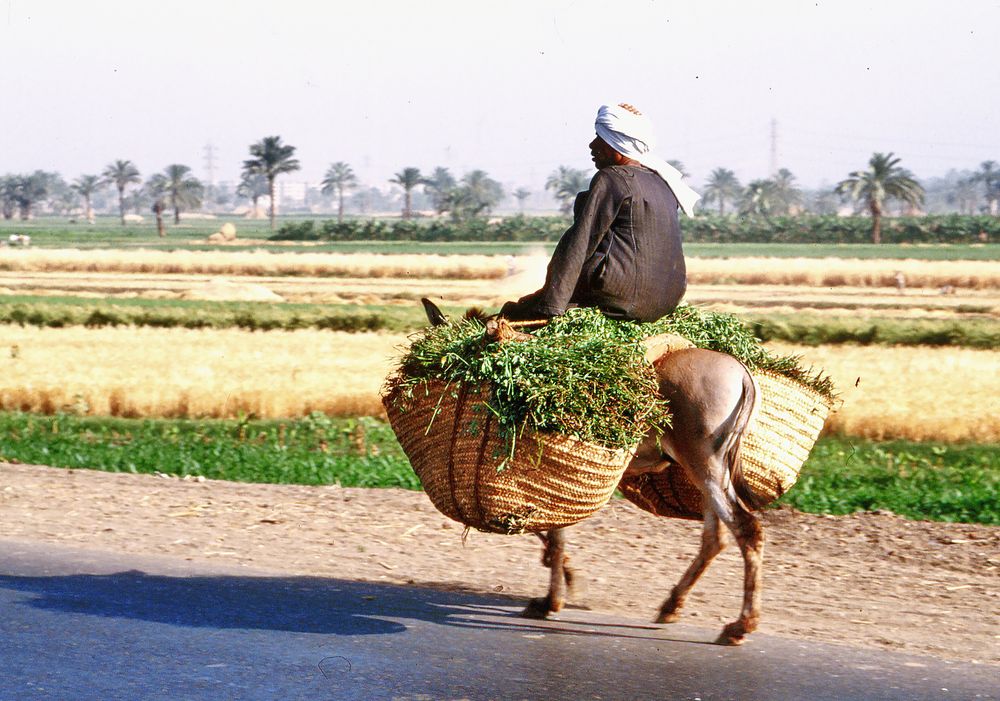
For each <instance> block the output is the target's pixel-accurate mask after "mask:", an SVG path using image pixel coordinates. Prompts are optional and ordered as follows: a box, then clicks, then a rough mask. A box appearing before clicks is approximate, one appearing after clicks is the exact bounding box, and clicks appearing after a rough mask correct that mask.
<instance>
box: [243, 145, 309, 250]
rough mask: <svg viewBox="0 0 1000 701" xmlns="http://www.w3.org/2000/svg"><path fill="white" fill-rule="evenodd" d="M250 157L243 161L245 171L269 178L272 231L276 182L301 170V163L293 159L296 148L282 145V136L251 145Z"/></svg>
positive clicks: (272, 227) (268, 188) (272, 228)
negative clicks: (288, 174)
mask: <svg viewBox="0 0 1000 701" xmlns="http://www.w3.org/2000/svg"><path fill="white" fill-rule="evenodd" d="M250 155H251V156H253V158H251V159H249V160H246V161H243V170H244V171H246V172H247V173H251V174H254V173H256V174H260V175H263V176H264V177H265V178H267V192H268V197H270V199H271V230H272V231H273V230H274V215H275V210H276V209H277V208H276V207H275V199H274V181H275V180H276V179H277V177H278V176H279V175H281V174H282V173H291V172H293V171H296V170H299V168H300V166H299V161H298V159H296V158H292V156H294V155H295V147H294V146H287V145H282V143H281V137H280V136H265V137H264V138H263V139H261V140H260V141H258V142H257V143H255V144H251V145H250Z"/></svg>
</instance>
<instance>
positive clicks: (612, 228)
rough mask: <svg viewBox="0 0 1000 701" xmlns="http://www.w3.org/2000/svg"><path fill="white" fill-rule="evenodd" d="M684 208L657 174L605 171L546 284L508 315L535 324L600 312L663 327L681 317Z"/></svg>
mask: <svg viewBox="0 0 1000 701" xmlns="http://www.w3.org/2000/svg"><path fill="white" fill-rule="evenodd" d="M677 207H678V204H677V198H676V197H674V193H673V192H672V191H671V190H670V187H669V186H668V185H667V184H666V183H665V182H664V181H663V179H662V178H661V177H660V176H659V175H657V174H656V172H654V171H652V170H649V169H648V168H644V167H642V166H609V167H607V168H602V169H601V170H599V171H598V172H597V174H596V175H594V178H593V180H591V181H590V189H589V190H587V191H586V192H581V193H580V194H579V195H577V197H576V202H575V205H574V208H573V225H572V226H571V227H570V228H569V229H568V230H567V231H566V233H565V234H563V236H562V238H561V239H560V240H559V243H558V245H557V246H556V250H555V252H554V253H553V254H552V259H551V260H550V261H549V267H548V272H547V274H546V276H545V285H544V286H543V287H542V289H540V290H538V291H537V292H535V293H533V294H531V295H528V296H527V297H522V298H521V299H520V300H519V301H518V302H508V303H507V304H506V305H504V308H503V310H502V311H501V313H502V314H503V315H504V316H507V317H508V318H511V319H528V318H541V317H552V316H558V315H559V314H562V313H564V312H565V311H566V310H567V309H568V308H569V307H573V306H577V307H597V308H599V309H601V310H602V311H603V312H604V313H605V314H607V315H608V316H609V317H612V318H616V319H632V320H636V321H655V320H656V319H659V318H660V317H661V316H663V315H665V314H668V313H669V312H671V311H673V310H674V308H675V307H676V306H677V305H678V304H679V303H680V301H681V298H682V297H683V296H684V291H685V290H686V288H687V274H686V269H685V266H684V252H683V250H682V246H681V229H680V222H679V220H678V214H677Z"/></svg>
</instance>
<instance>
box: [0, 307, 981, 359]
mask: <svg viewBox="0 0 1000 701" xmlns="http://www.w3.org/2000/svg"><path fill="white" fill-rule="evenodd" d="M695 308H697V307H695ZM444 311H445V313H446V314H448V315H449V316H451V317H452V318H458V317H461V315H462V313H463V312H464V311H465V309H464V307H455V306H450V307H444ZM956 311H958V312H959V313H962V312H966V314H967V318H959V319H897V318H891V317H878V316H850V317H847V316H830V315H816V314H785V313H781V314H761V313H759V312H755V313H744V314H741V315H740V318H741V319H742V320H743V324H744V326H746V327H747V329H748V330H749V331H750V332H751V333H752V334H753V335H755V336H756V337H757V338H759V339H761V340H763V341H787V342H790V343H798V344H802V345H807V346H815V345H821V344H824V345H825V344H833V345H836V344H841V343H856V344H859V345H899V346H917V345H926V346H955V347H964V348H983V349H995V348H1000V321H998V320H996V319H992V318H983V317H981V316H977V315H978V314H982V313H984V312H985V311H988V310H987V309H979V308H974V309H962V308H959V309H958V310H956ZM0 324H17V325H20V326H37V327H43V328H63V327H68V326H87V327H90V328H101V327H106V326H151V327H158V328H195V329H197V328H212V329H228V328H241V329H246V330H252V331H270V330H285V331H293V330H296V329H303V328H313V329H329V330H333V331H348V332H362V331H393V332H402V333H409V332H412V331H416V330H417V329H420V328H423V327H425V326H427V317H426V316H425V315H424V312H423V309H422V308H421V307H420V305H419V304H417V303H416V302H414V303H413V304H404V305H398V304H384V305H354V304H292V303H289V304H274V303H271V302H211V301H193V300H159V299H127V298H122V299H114V298H111V299H101V300H95V299H88V298H85V297H58V296H52V297H41V296H33V295H0Z"/></svg>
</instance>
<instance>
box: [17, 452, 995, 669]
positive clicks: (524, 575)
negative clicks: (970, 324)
mask: <svg viewBox="0 0 1000 701" xmlns="http://www.w3.org/2000/svg"><path fill="white" fill-rule="evenodd" d="M763 522H764V530H765V535H766V538H767V545H766V549H765V569H764V615H763V620H762V622H761V627H760V630H761V631H762V632H767V633H774V634H778V635H786V636H794V637H800V638H805V639H813V640H822V641H825V642H835V643H842V644H848V645H857V646H862V647H874V648H883V649H892V650H896V651H903V652H908V653H912V654H922V655H931V656H934V657H939V658H944V659H954V660H963V661H974V662H983V663H990V664H1000V644H998V642H1000V624H998V621H1000V591H998V588H997V583H998V581H1000V577H998V568H1000V527H994V526H980V525H971V524H949V523H930V522H923V521H908V520H905V519H902V518H899V517H897V516H894V515H891V514H855V515H851V516H842V517H831V516H816V515H812V514H804V513H799V512H794V511H788V510H781V511H767V512H765V513H764V515H763ZM462 531H463V528H462V526H461V525H459V524H457V523H454V522H452V521H449V520H448V519H446V518H445V517H444V516H442V515H441V514H439V513H438V512H437V511H436V510H435V509H434V507H433V506H432V505H431V503H430V501H429V500H428V499H427V497H426V496H425V495H424V494H422V493H419V492H407V491H403V490H396V489H348V488H340V487H300V486H284V485H262V484H238V483H230V482H214V481H194V480H192V481H185V480H178V479H174V478H164V477H153V476H145V475H121V474H108V473H103V472H95V471H89V470H62V469H56V468H49V467H40V466H34V465H12V464H8V463H0V533H2V534H3V537H6V538H12V539H21V540H33V541H41V542H53V543H64V544H75V545H78V546H80V547H86V548H94V549H100V550H108V551H115V552H126V553H143V554H164V555H174V556H181V557H187V558H191V559H198V560H203V559H217V560H220V561H225V562H226V563H229V564H236V565H241V564H242V565H247V566H253V567H256V568H262V569H270V570H279V571H283V572H287V573H290V574H309V575H314V576H327V577H336V578H342V579H352V580H366V581H382V582H392V583H401V584H411V585H416V586H433V587H438V588H445V589H454V590H459V589H460V590H470V591H482V592H487V591H488V592H491V593H502V594H507V595H510V596H512V597H518V598H523V597H529V596H539V595H541V594H543V593H544V591H545V588H546V585H547V573H548V572H547V570H545V569H544V568H542V566H541V565H540V564H539V555H540V546H539V544H538V541H537V539H535V538H534V537H532V536H511V537H505V536H494V535H486V534H482V533H478V532H471V533H470V534H469V535H468V537H467V538H466V539H465V541H464V543H463V539H462ZM699 531H700V525H699V524H697V523H693V522H688V521H678V520H671V519H656V518H653V517H652V516H650V515H649V514H646V513H645V512H642V511H640V510H638V509H637V508H635V507H633V506H632V505H631V504H629V503H627V502H624V501H620V500H616V501H614V502H613V503H612V504H611V505H610V506H609V507H607V508H605V509H604V510H603V511H601V512H600V513H598V514H597V515H595V516H593V517H591V518H590V519H588V520H586V521H584V522H583V523H581V524H580V525H579V526H577V527H575V528H573V529H571V530H570V531H569V532H568V533H569V542H570V550H569V552H570V557H571V565H572V566H573V567H574V568H575V569H576V570H577V575H578V577H577V582H578V583H577V586H576V590H575V592H573V594H572V595H571V597H570V605H576V606H582V607H588V608H591V609H595V610H599V611H603V612H610V613H619V614H623V615H627V616H631V617H636V618H641V619H651V618H652V616H653V615H654V613H655V612H656V611H657V609H658V608H659V605H660V604H661V603H662V601H663V599H664V598H665V597H666V595H667V594H668V593H669V591H670V588H671V587H672V586H673V584H674V583H675V582H676V581H677V579H678V578H679V577H680V575H681V574H682V573H683V571H684V570H685V569H686V568H687V566H688V564H689V563H690V561H691V559H692V558H693V557H694V554H695V552H696V550H697V547H698V540H699ZM741 583H742V563H741V561H740V558H739V554H738V553H737V552H736V551H735V549H732V548H731V549H729V550H727V551H726V552H724V553H723V554H722V555H721V556H720V557H719V558H718V559H717V561H716V562H715V563H713V565H712V567H711V568H710V569H709V570H708V572H707V573H706V575H705V576H704V577H703V579H702V581H701V582H699V584H698V586H697V587H696V588H695V590H694V592H693V593H692V595H691V597H690V598H689V601H688V604H687V607H686V609H685V611H684V614H683V621H684V622H685V623H689V624H692V625H697V626H701V627H705V628H711V629H715V628H718V627H721V626H722V624H723V623H726V622H728V621H730V620H732V618H734V617H735V615H736V613H737V611H738V609H739V605H740V596H741V590H742V584H741ZM751 640H752V638H751Z"/></svg>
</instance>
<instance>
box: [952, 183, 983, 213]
mask: <svg viewBox="0 0 1000 701" xmlns="http://www.w3.org/2000/svg"><path fill="white" fill-rule="evenodd" d="M977 185H979V180H978V179H977V178H976V176H975V175H972V176H970V177H967V178H959V179H958V180H957V181H955V184H954V186H953V189H952V191H951V192H950V193H948V198H947V200H948V203H949V204H953V205H955V206H956V207H957V208H958V213H959V214H969V215H972V214H975V213H976V203H977V202H978V200H979V188H978V187H977Z"/></svg>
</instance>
